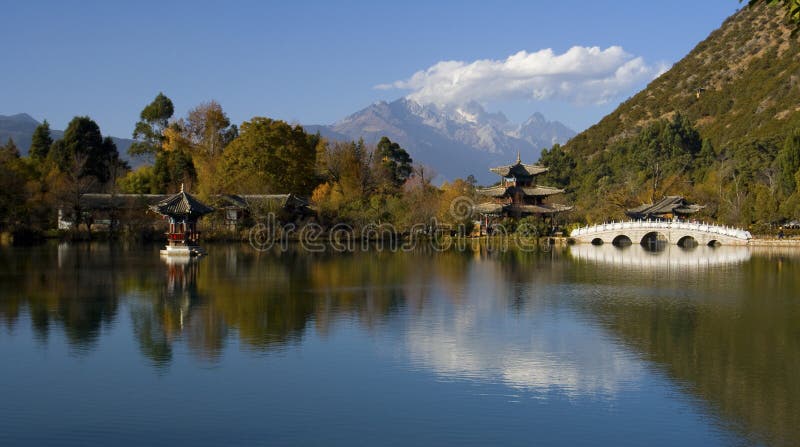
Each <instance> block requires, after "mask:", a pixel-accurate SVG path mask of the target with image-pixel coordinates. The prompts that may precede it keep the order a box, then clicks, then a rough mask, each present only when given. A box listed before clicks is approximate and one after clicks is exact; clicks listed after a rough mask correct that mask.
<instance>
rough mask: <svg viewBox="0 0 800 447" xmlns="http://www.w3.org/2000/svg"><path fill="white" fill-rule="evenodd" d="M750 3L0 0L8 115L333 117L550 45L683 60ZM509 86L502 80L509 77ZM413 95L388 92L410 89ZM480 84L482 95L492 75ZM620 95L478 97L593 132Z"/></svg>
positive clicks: (130, 121)
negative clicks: (160, 103)
mask: <svg viewBox="0 0 800 447" xmlns="http://www.w3.org/2000/svg"><path fill="white" fill-rule="evenodd" d="M740 7H741V5H740V3H739V2H738V1H737V0H703V1H697V0H694V1H689V0H673V1H670V2H643V1H629V0H617V1H608V2H597V1H578V0H562V1H558V2H552V1H547V2H545V1H527V2H522V1H520V2H504V1H493V2H486V1H475V2H472V1H452V2H448V1H440V2H434V1H427V2H423V1H420V2H417V1H403V2H380V1H374V0H373V1H340V2H334V1H327V2H325V1H320V2H316V1H311V2H300V1H293V2H287V1H282V2H269V1H252V2H250V1H240V2H234V1H231V2H204V1H194V2H170V1H163V2H148V1H136V2H127V3H123V2H113V1H57V2H56V1H52V2H43V1H35V0H27V1H24V2H21V1H17V0H14V1H7V0H0V11H2V13H3V14H2V16H3V20H2V25H0V41H2V42H3V43H4V45H3V52H2V54H3V55H2V61H3V62H2V69H0V114H6V115H7V114H12V113H19V112H27V113H29V114H31V115H32V116H34V117H35V118H37V119H39V120H41V119H44V118H47V119H48V120H49V121H50V122H51V124H52V126H53V127H54V128H64V127H65V126H66V123H67V122H68V121H69V120H70V119H71V118H72V117H73V116H74V115H89V116H91V117H92V118H93V119H95V120H96V121H97V122H98V123H99V124H100V126H101V129H102V130H103V133H104V134H108V135H115V136H121V137H129V136H130V133H131V131H132V130H133V126H134V123H135V121H136V120H137V118H138V114H139V112H140V111H141V109H142V108H143V107H144V106H145V105H146V104H147V103H148V102H150V101H151V100H152V98H153V97H154V96H155V95H156V94H157V93H158V92H159V91H163V92H164V93H165V94H166V95H167V96H169V97H170V98H172V100H173V102H174V103H175V107H176V115H181V116H182V115H185V113H186V112H187V111H188V110H189V109H190V108H192V107H193V106H195V105H197V104H199V103H200V102H203V101H208V100H211V99H214V100H216V101H218V102H219V103H220V104H222V106H223V108H224V109H225V111H226V112H227V113H228V115H229V116H230V117H231V119H232V121H234V122H236V123H239V122H241V121H243V120H247V119H249V118H250V117H252V116H269V117H272V118H278V119H284V120H287V121H290V122H297V123H303V124H319V123H323V124H327V123H331V122H333V121H336V120H338V119H340V118H343V117H344V116H346V115H348V114H350V113H352V112H355V111H357V110H359V109H361V108H363V107H365V106H367V105H369V104H370V103H372V102H375V101H378V100H394V99H396V98H398V97H401V96H404V95H406V94H410V93H411V94H413V93H414V92H415V90H414V89H415V88H420V89H422V88H424V87H429V89H432V90H433V91H436V89H437V84H435V83H429V84H425V83H426V82H428V80H424V79H423V80H422V81H421V82H422V83H423V84H420V85H418V84H414V85H411V84H413V83H411V82H409V81H410V79H411V77H412V75H414V74H415V73H417V72H419V71H421V70H426V69H428V68H429V67H434V66H436V64H438V63H440V62H442V61H460V62H462V65H463V66H466V67H467V68H469V67H471V65H470V64H472V63H473V62H474V61H476V60H483V59H487V60H491V61H497V62H498V64H499V65H502V62H503V61H505V60H506V59H507V58H508V57H509V56H511V55H513V54H517V53H518V52H520V51H525V52H527V53H528V54H530V53H536V52H538V51H540V50H542V49H547V48H550V49H552V51H553V53H554V54H555V55H556V56H558V55H562V54H564V53H565V52H567V51H568V50H569V49H570V48H572V47H573V46H580V47H598V48H599V49H600V50H605V49H608V48H609V47H613V46H619V47H621V48H622V49H623V50H624V53H625V54H626V55H627V60H628V61H630V60H632V59H638V60H639V61H641V62H642V63H643V64H644V65H645V66H646V67H648V68H651V69H655V68H656V67H658V66H662V65H663V64H666V65H667V66H668V65H669V64H672V63H674V62H676V61H677V60H679V59H680V58H681V57H683V56H684V55H685V54H686V53H687V52H688V51H689V50H691V49H692V47H694V45H696V44H697V43H698V42H699V41H701V40H702V39H704V38H705V37H706V36H707V35H708V34H709V33H710V32H711V31H713V30H714V29H716V28H717V27H719V26H720V24H721V23H722V21H723V20H724V19H725V18H726V17H727V16H729V15H730V14H732V13H733V12H735V11H736V10H737V9H738V8H740ZM501 81H502V80H501ZM404 82H405V84H404V85H405V87H406V88H405V89H400V88H390V89H378V88H376V86H379V85H383V84H392V83H404ZM477 82H478V83H477V84H475V85H473V86H472V88H473V91H481V84H480V82H483V81H482V80H480V79H479V80H478V81H477ZM645 84H646V81H642V80H641V79H639V80H638V81H637V82H633V83H632V84H626V85H623V88H621V89H619V90H618V91H615V95H614V96H613V97H611V98H605V102H604V103H602V104H598V103H597V102H595V101H589V102H586V101H583V102H581V101H575V100H574V98H570V97H557V96H556V97H543V98H542V99H541V100H534V99H531V97H530V96H529V95H527V94H524V92H521V91H519V90H516V91H511V92H504V93H503V95H504V96H503V97H502V98H493V97H482V98H479V100H480V101H481V102H482V103H484V104H485V105H487V106H488V108H489V109H490V110H503V111H504V112H506V114H507V115H508V116H509V117H510V118H511V119H512V120H514V121H522V120H524V119H525V118H526V117H527V116H528V115H530V114H531V113H533V112H535V111H540V112H542V113H544V114H545V116H547V117H548V118H549V119H558V120H560V121H562V122H564V123H566V124H567V125H569V126H571V127H573V128H575V129H576V130H581V129H583V128H585V127H587V126H589V125H591V124H593V123H595V122H596V121H598V120H599V119H600V118H601V117H602V116H603V115H605V114H606V113H608V112H609V111H611V110H613V108H614V107H615V106H616V105H617V104H618V103H619V102H620V101H622V100H624V99H626V98H627V97H629V96H631V95H632V94H633V93H635V92H636V91H637V89H640V88H642V87H643V86H644V85H645Z"/></svg>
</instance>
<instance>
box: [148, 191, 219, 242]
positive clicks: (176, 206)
mask: <svg viewBox="0 0 800 447" xmlns="http://www.w3.org/2000/svg"><path fill="white" fill-rule="evenodd" d="M150 209H151V210H152V211H154V212H156V213H158V214H160V215H162V216H164V218H165V219H168V220H169V230H168V231H167V246H166V247H165V248H164V250H161V254H162V255H168V256H198V255H203V254H205V251H204V250H203V249H202V248H200V246H199V245H198V244H197V241H198V239H199V236H200V233H199V232H198V231H197V220H198V219H200V218H201V217H203V216H205V215H206V214H208V213H210V212H212V211H214V209H213V208H211V207H209V206H207V205H205V204H204V203H202V202H200V201H199V200H197V199H196V198H194V196H192V195H190V194H188V193H187V192H186V191H184V190H183V185H181V191H180V192H179V193H177V194H175V195H174V196H171V197H168V198H166V199H164V200H162V201H160V202H158V203H157V204H155V205H152V206H151V207H150Z"/></svg>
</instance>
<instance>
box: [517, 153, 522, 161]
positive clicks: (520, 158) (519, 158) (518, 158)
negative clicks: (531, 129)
mask: <svg viewBox="0 0 800 447" xmlns="http://www.w3.org/2000/svg"><path fill="white" fill-rule="evenodd" d="M520 163H522V157H520V154H519V151H517V164H520Z"/></svg>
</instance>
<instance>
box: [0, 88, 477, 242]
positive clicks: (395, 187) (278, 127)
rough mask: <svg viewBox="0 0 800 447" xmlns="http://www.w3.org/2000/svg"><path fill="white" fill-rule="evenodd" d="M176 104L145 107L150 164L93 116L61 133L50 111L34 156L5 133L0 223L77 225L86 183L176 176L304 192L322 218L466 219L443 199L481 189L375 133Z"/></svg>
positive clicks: (167, 184) (152, 189) (164, 184)
mask: <svg viewBox="0 0 800 447" xmlns="http://www.w3.org/2000/svg"><path fill="white" fill-rule="evenodd" d="M174 115H175V107H174V105H173V103H172V101H171V100H170V98H168V97H167V96H166V95H164V94H163V93H159V94H158V95H157V96H156V97H155V98H154V99H153V100H152V102H150V103H149V104H147V105H146V106H145V107H144V108H143V109H142V111H141V113H140V116H139V121H138V122H136V123H135V125H134V130H133V138H134V143H133V144H132V145H131V146H130V148H129V154H130V155H131V156H132V157H137V158H138V159H140V160H142V161H144V164H142V166H140V167H139V168H137V169H134V170H132V169H131V167H130V166H129V164H128V163H126V162H125V161H124V160H122V159H121V158H120V154H119V152H118V150H117V147H116V145H115V144H114V142H113V141H112V139H111V138H110V137H104V136H103V135H102V133H101V131H100V127H99V126H98V125H97V123H96V122H94V121H93V120H92V119H91V118H89V117H86V116H80V117H75V118H73V120H72V121H70V123H69V125H68V126H67V129H66V131H65V132H64V136H63V138H61V139H59V140H56V141H54V140H53V139H52V137H51V133H50V127H49V124H48V122H47V121H46V120H45V121H44V122H43V123H42V124H41V125H40V126H38V127H37V128H36V130H35V132H34V134H33V142H32V145H31V147H30V150H29V154H28V156H27V157H22V156H21V155H20V151H19V150H18V148H17V147H16V145H15V144H14V142H13V141H9V142H8V143H7V144H6V145H5V146H2V147H0V215H1V216H2V218H0V231H2V232H14V233H17V234H19V233H26V232H34V233H36V232H38V233H41V232H44V231H47V230H49V229H52V228H54V227H55V219H56V215H55V210H56V209H61V210H62V211H64V212H67V213H69V214H70V217H71V218H72V219H74V222H75V223H76V224H78V225H80V223H81V219H82V216H83V215H84V214H85V213H84V211H85V210H82V209H81V207H80V203H81V202H80V198H81V196H82V195H83V194H86V193H127V194H167V193H174V192H177V191H178V190H179V189H180V187H181V185H183V186H184V187H185V188H186V189H187V190H189V191H192V192H193V193H195V194H197V195H198V196H200V197H201V198H205V199H208V198H210V197H212V196H215V195H219V194H284V193H292V194H295V195H298V196H302V197H307V198H309V199H311V200H312V203H313V205H314V207H315V208H316V209H317V211H318V213H317V215H318V220H319V221H320V222H321V223H323V224H325V225H334V224H336V223H348V224H352V225H366V224H367V223H390V224H394V225H397V226H399V227H409V226H411V225H413V224H414V223H427V222H430V221H432V220H433V219H438V220H439V221H440V222H451V223H461V222H455V220H459V219H458V218H452V216H450V214H451V213H448V210H449V202H448V200H452V198H454V197H458V196H470V197H471V196H473V195H474V182H467V181H463V180H458V181H455V182H452V183H445V184H444V185H442V186H441V187H436V186H434V185H433V184H432V183H431V180H432V178H433V176H434V175H433V172H432V171H431V170H430V169H428V168H426V167H424V166H422V165H419V164H415V163H414V161H413V160H412V158H411V157H410V155H409V154H408V152H407V151H406V150H405V149H403V148H402V147H400V145H399V144H397V143H396V142H392V141H391V140H389V139H388V138H385V137H384V138H383V139H381V140H380V141H379V142H378V143H377V144H376V145H368V144H366V143H365V142H364V141H363V140H360V141H350V142H330V141H327V140H326V139H325V138H323V137H321V136H320V135H319V134H310V133H308V132H306V131H305V130H304V129H303V128H302V127H301V126H299V125H291V124H289V123H286V122H284V121H280V120H274V119H270V118H266V117H253V118H251V119H250V120H249V121H245V122H243V123H242V124H241V126H236V125H234V124H232V123H231V121H230V119H229V118H228V116H227V114H226V113H225V111H224V110H223V108H222V106H221V105H220V104H219V103H217V102H215V101H210V102H207V103H202V104H200V105H198V106H196V107H194V108H193V109H191V110H190V111H189V112H188V113H187V114H186V116H184V117H175V116H174ZM461 220H463V219H461Z"/></svg>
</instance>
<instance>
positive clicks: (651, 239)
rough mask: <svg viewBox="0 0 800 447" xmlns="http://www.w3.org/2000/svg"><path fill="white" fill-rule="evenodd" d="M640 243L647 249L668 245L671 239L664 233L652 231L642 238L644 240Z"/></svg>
mask: <svg viewBox="0 0 800 447" xmlns="http://www.w3.org/2000/svg"><path fill="white" fill-rule="evenodd" d="M639 243H640V244H641V245H644V246H647V247H650V246H658V245H666V244H668V243H669V239H668V238H667V237H666V236H664V234H663V233H660V232H658V231H651V232H649V233H646V234H645V235H644V236H642V240H641V241H639Z"/></svg>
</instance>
